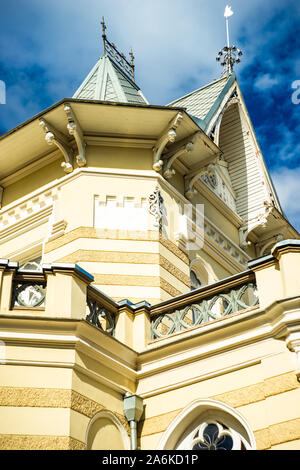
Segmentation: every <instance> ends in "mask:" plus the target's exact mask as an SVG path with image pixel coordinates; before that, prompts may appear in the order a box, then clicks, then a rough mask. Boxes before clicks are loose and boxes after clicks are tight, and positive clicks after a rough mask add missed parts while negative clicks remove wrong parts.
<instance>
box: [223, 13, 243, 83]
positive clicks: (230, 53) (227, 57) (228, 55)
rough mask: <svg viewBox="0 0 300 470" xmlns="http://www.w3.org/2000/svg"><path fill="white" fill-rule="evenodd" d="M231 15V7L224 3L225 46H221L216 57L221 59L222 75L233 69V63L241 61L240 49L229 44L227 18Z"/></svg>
mask: <svg viewBox="0 0 300 470" xmlns="http://www.w3.org/2000/svg"><path fill="white" fill-rule="evenodd" d="M232 15H233V11H232V10H231V7H230V6H228V5H226V8H225V12H224V16H225V19H226V33H227V46H225V47H223V49H221V50H220V51H219V53H218V55H217V58H216V60H217V61H218V62H220V60H221V59H222V62H221V65H222V67H224V70H223V72H222V75H230V74H231V73H232V71H233V66H234V64H235V63H236V64H238V63H239V62H241V59H240V56H241V55H243V53H242V51H241V50H240V49H237V47H235V46H230V42H229V26H228V18H229V17H230V16H232Z"/></svg>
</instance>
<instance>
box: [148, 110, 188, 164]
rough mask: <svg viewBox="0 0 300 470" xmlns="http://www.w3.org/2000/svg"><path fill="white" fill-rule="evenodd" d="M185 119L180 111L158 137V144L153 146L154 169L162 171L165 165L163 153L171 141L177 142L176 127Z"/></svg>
mask: <svg viewBox="0 0 300 470" xmlns="http://www.w3.org/2000/svg"><path fill="white" fill-rule="evenodd" d="M182 119H183V115H182V114H181V113H178V114H177V115H176V116H175V118H174V119H172V121H170V122H169V124H168V126H167V127H166V129H165V130H164V132H163V133H162V135H161V136H160V138H159V139H158V141H157V143H156V145H155V146H154V147H153V170H155V171H160V170H161V169H162V166H163V163H164V162H163V160H162V159H161V155H162V153H163V150H164V149H165V147H166V145H167V144H168V143H169V142H171V143H173V142H175V139H176V135H177V134H176V129H177V127H178V126H179V124H180V123H181V121H182Z"/></svg>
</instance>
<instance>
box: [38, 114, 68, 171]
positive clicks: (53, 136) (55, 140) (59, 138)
mask: <svg viewBox="0 0 300 470" xmlns="http://www.w3.org/2000/svg"><path fill="white" fill-rule="evenodd" d="M40 126H41V127H42V128H43V130H44V132H45V140H46V142H47V143H48V144H49V145H52V144H55V145H56V147H57V148H59V150H61V152H62V154H63V156H64V159H65V162H63V163H62V164H61V166H62V167H63V169H64V171H65V172H66V173H71V172H72V171H73V169H74V168H73V150H72V148H71V146H70V143H69V141H68V140H67V138H66V136H65V135H64V134H62V132H60V131H58V130H57V129H55V128H54V127H53V126H51V124H49V123H48V122H47V121H46V120H45V119H40Z"/></svg>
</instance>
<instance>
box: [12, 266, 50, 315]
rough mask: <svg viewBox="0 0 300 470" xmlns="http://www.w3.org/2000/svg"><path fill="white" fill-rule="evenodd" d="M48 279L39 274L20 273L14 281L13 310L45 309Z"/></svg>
mask: <svg viewBox="0 0 300 470" xmlns="http://www.w3.org/2000/svg"><path fill="white" fill-rule="evenodd" d="M45 299H46V279H45V277H44V275H43V274H42V273H39V272H32V271H31V272H25V271H23V272H22V273H21V272H18V273H17V274H16V275H15V278H14V280H13V290H12V300H11V308H15V307H25V308H37V307H45Z"/></svg>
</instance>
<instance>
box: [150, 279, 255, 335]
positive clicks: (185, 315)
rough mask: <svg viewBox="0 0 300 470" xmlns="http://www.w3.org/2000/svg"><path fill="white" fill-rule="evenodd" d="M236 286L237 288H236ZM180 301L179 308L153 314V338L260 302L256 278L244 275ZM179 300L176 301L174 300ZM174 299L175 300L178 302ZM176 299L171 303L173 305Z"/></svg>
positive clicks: (170, 333)
mask: <svg viewBox="0 0 300 470" xmlns="http://www.w3.org/2000/svg"><path fill="white" fill-rule="evenodd" d="M233 284H234V285H233ZM180 297H182V300H181V301H180V300H179V301H177V304H178V308H174V309H170V307H169V309H167V310H165V309H164V310H165V311H163V313H161V314H155V308H154V309H153V311H152V315H151V337H152V339H153V340H154V339H158V338H163V337H166V336H169V335H172V334H175V333H180V332H183V331H185V330H188V329H190V328H194V327H196V326H199V325H202V324H204V323H208V322H211V321H215V320H218V319H221V318H223V317H226V316H228V315H231V314H233V313H237V312H240V311H242V310H246V309H249V308H252V307H255V306H257V305H258V303H259V299H258V292H257V289H256V284H255V280H254V277H253V275H246V276H245V273H242V274H241V275H239V276H236V277H234V276H233V277H231V278H227V279H225V280H223V281H220V282H218V283H216V284H211V285H209V286H205V287H203V288H200V289H197V290H195V291H193V292H192V293H191V294H188V295H187V296H185V297H186V298H185V299H184V296H180ZM175 299H176V298H175ZM175 299H174V300H175ZM174 300H173V301H171V302H170V303H174Z"/></svg>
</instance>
